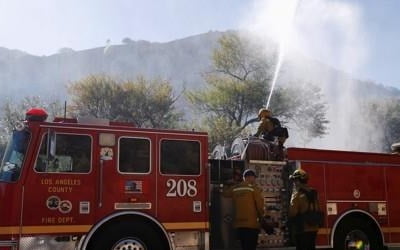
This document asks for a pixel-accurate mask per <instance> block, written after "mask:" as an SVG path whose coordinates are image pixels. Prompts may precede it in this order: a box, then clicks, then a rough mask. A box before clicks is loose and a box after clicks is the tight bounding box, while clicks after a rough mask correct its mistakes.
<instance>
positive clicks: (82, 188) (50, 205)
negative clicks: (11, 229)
mask: <svg viewBox="0 0 400 250" xmlns="http://www.w3.org/2000/svg"><path fill="white" fill-rule="evenodd" d="M81 133H82V132H81ZM52 136H54V138H51V140H48V138H47V133H46V132H44V133H43V134H42V137H41V143H40V144H39V143H38V144H39V145H40V147H39V148H38V150H37V152H36V153H35V155H34V157H32V159H33V160H32V164H31V166H30V168H31V171H29V174H28V176H27V178H26V181H25V185H24V190H23V208H22V209H23V212H22V225H23V226H24V227H23V229H22V232H23V234H49V233H54V232H59V233H68V232H74V233H79V232H82V233H83V232H86V231H87V230H88V229H89V228H90V225H91V223H92V221H93V220H92V216H93V212H92V208H93V201H94V197H95V192H94V189H93V188H90V187H93V184H94V183H95V178H94V175H93V174H92V173H93V172H94V170H93V169H94V164H93V154H92V152H93V136H91V135H90V134H71V132H68V133H58V132H57V133H54V134H51V135H50V137H52ZM48 144H52V145H48ZM51 147H52V148H53V149H52V150H51V151H52V153H51V154H50V153H49V151H50V150H49V148H51Z"/></svg>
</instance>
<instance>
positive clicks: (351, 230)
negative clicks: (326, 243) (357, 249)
mask: <svg viewBox="0 0 400 250" xmlns="http://www.w3.org/2000/svg"><path fill="white" fill-rule="evenodd" d="M373 223H374V222H372V221H371V220H368V219H361V218H348V219H346V220H345V221H343V222H341V223H340V224H339V226H338V227H337V229H336V230H335V235H334V237H333V249H335V250H348V249H352V248H351V247H350V246H351V242H354V241H355V240H359V241H362V242H363V245H364V246H365V245H367V244H368V245H369V248H366V249H377V250H380V249H384V248H383V245H382V239H381V236H380V235H379V232H378V231H377V229H376V227H375V226H374V224H373ZM361 249H363V248H361Z"/></svg>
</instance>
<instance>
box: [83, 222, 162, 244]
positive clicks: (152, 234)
mask: <svg viewBox="0 0 400 250" xmlns="http://www.w3.org/2000/svg"><path fill="white" fill-rule="evenodd" d="M162 238H164V237H162V236H161V235H159V234H158V233H157V231H156V230H155V229H153V228H152V227H151V226H150V225H148V224H143V223H133V222H119V223H118V224H112V225H111V226H108V227H107V228H106V229H104V230H102V231H100V232H98V233H97V234H96V235H95V237H94V238H93V239H91V240H90V242H89V244H88V247H87V249H89V250H110V249H111V250H113V249H115V250H117V249H119V250H124V249H140V250H142V249H143V250H153V249H154V250H156V249H157V250H168V249H169V247H167V246H166V245H167V244H166V243H165V242H164V243H163V240H162ZM124 244H129V245H131V246H132V245H134V246H135V247H134V248H128V246H126V247H124Z"/></svg>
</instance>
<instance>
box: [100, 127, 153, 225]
mask: <svg viewBox="0 0 400 250" xmlns="http://www.w3.org/2000/svg"><path fill="white" fill-rule="evenodd" d="M153 141H154V138H153V137H152V136H151V135H147V134H138V133H134V134H133V133H132V134H131V133H129V134H123V135H116V137H115V142H116V143H115V145H114V146H113V147H109V146H102V145H101V148H100V158H101V160H100V161H101V163H100V168H99V171H100V172H99V182H98V183H99V184H98V185H99V188H98V192H99V195H100V197H99V204H98V208H97V211H98V212H97V215H96V216H97V217H98V219H100V218H101V217H104V214H110V213H113V212H118V211H128V210H129V211H139V212H142V213H146V214H150V215H151V216H154V215H155V212H154V211H155V207H156V192H155V191H154V189H153V188H152V187H155V186H156V179H155V173H156V169H155V167H154V165H155V161H154V157H155V143H153Z"/></svg>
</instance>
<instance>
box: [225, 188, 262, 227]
mask: <svg viewBox="0 0 400 250" xmlns="http://www.w3.org/2000/svg"><path fill="white" fill-rule="evenodd" d="M261 193H262V191H261V189H260V188H259V187H258V186H257V185H255V184H251V183H248V182H246V181H243V182H241V183H240V184H237V185H234V186H232V187H229V188H224V192H223V195H224V196H225V197H232V199H233V204H234V207H235V216H234V227H236V228H241V227H244V228H256V229H259V228H260V224H259V222H258V213H260V215H261V216H262V215H264V205H263V203H264V202H263V197H262V194H261ZM257 211H258V212H257Z"/></svg>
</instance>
